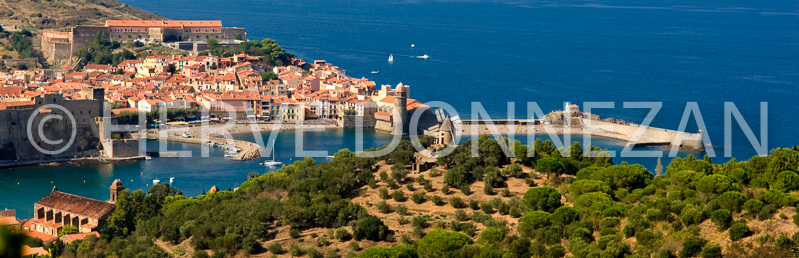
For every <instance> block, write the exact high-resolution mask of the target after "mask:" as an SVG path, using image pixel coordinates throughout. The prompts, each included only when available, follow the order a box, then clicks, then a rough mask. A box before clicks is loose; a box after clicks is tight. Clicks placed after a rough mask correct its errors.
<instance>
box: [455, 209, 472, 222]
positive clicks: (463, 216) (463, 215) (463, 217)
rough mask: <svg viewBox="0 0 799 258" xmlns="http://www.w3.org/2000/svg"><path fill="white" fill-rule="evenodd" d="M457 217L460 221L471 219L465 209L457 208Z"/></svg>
mask: <svg viewBox="0 0 799 258" xmlns="http://www.w3.org/2000/svg"><path fill="white" fill-rule="evenodd" d="M455 219H456V220H458V221H467V220H469V215H466V212H465V211H463V210H456V211H455Z"/></svg>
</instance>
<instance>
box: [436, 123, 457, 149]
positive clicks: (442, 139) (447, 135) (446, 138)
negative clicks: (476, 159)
mask: <svg viewBox="0 0 799 258" xmlns="http://www.w3.org/2000/svg"><path fill="white" fill-rule="evenodd" d="M452 132H453V126H452V120H451V119H449V116H447V118H444V122H442V123H441V127H440V128H439V129H438V143H440V144H444V145H450V144H452V139H453V135H454V134H453V133H452Z"/></svg>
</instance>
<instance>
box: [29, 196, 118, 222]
mask: <svg viewBox="0 0 799 258" xmlns="http://www.w3.org/2000/svg"><path fill="white" fill-rule="evenodd" d="M36 204H39V205H42V206H45V207H50V208H54V209H59V210H63V211H67V212H71V213H75V214H79V215H81V216H86V217H92V218H99V217H102V216H103V215H106V214H108V213H109V212H111V211H113V210H114V208H115V207H116V205H114V204H111V203H107V202H103V201H98V200H95V199H91V198H86V197H82V196H77V195H74V194H68V193H64V192H60V191H58V190H55V191H52V192H50V194H48V195H47V196H45V197H44V198H42V199H41V200H39V201H38V202H36Z"/></svg>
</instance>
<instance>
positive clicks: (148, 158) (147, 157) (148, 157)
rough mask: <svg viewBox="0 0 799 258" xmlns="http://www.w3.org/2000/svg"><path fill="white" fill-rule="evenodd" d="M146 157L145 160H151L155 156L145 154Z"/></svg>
mask: <svg viewBox="0 0 799 258" xmlns="http://www.w3.org/2000/svg"><path fill="white" fill-rule="evenodd" d="M144 159H145V160H151V159H153V157H150V156H144Z"/></svg>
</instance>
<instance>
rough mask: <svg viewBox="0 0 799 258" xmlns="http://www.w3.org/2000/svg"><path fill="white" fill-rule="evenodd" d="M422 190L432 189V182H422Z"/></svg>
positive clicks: (429, 190) (430, 190)
mask: <svg viewBox="0 0 799 258" xmlns="http://www.w3.org/2000/svg"><path fill="white" fill-rule="evenodd" d="M424 190H425V191H428V192H432V191H433V184H432V183H430V182H424Z"/></svg>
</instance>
